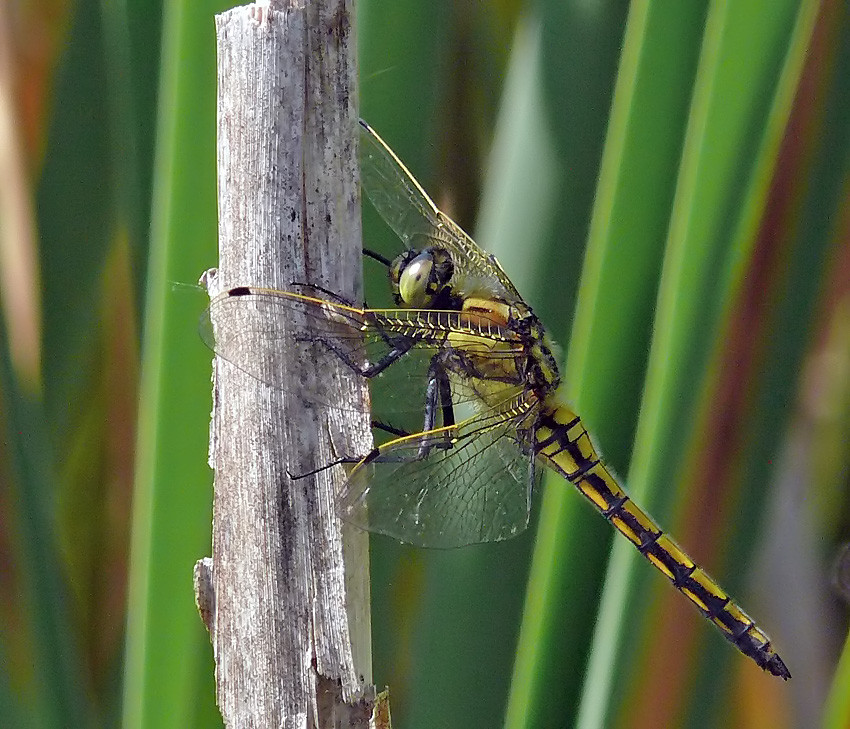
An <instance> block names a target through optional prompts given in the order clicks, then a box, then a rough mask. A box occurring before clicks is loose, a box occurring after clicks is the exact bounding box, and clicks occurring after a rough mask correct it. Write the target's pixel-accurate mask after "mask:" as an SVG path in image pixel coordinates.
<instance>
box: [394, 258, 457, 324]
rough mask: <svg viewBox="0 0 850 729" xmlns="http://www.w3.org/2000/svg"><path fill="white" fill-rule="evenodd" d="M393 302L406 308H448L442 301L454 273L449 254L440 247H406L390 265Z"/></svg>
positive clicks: (448, 291) (447, 292) (448, 289)
mask: <svg viewBox="0 0 850 729" xmlns="http://www.w3.org/2000/svg"><path fill="white" fill-rule="evenodd" d="M389 274H390V283H391V285H392V289H393V296H394V297H395V300H396V304H398V305H399V306H403V307H406V308H410V309H431V308H449V307H448V306H447V305H445V304H443V303H442V302H443V300H444V299H446V297H447V294H449V293H450V288H449V282H450V281H451V278H452V275H453V274H454V264H453V263H452V259H451V256H450V255H449V254H448V253H447V252H446V251H444V250H443V249H442V248H435V247H430V246H429V247H428V248H424V249H423V250H421V251H415V250H409V251H405V252H404V253H402V254H401V255H400V256H398V257H397V258H396V259H395V260H394V261H393V262H392V265H391V266H390V272H389Z"/></svg>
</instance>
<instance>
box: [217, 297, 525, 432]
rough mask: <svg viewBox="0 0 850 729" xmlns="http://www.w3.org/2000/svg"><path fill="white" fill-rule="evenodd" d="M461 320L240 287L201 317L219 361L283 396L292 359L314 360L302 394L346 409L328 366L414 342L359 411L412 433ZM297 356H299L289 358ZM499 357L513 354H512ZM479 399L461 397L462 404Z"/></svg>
mask: <svg viewBox="0 0 850 729" xmlns="http://www.w3.org/2000/svg"><path fill="white" fill-rule="evenodd" d="M233 292H238V294H234V293H233ZM457 316H458V314H457V312H436V311H431V310H425V311H421V312H420V311H416V310H411V309H401V310H381V311H377V312H376V311H372V310H368V309H358V308H356V307H351V306H347V305H345V304H342V303H339V302H333V301H329V300H325V299H320V298H316V297H312V296H306V295H303V294H299V293H296V292H289V291H277V290H271V289H262V288H257V287H251V288H249V287H240V288H236V289H231V291H229V292H225V293H223V294H221V295H220V296H218V297H216V299H215V300H214V301H213V302H212V303H211V304H210V306H209V308H208V309H207V311H206V312H204V314H203V316H202V317H201V322H200V333H201V338H202V339H203V340H204V342H205V343H206V344H207V346H208V347H209V348H210V349H212V350H213V351H214V352H215V353H216V354H217V355H219V356H220V357H222V358H223V359H226V360H227V361H228V362H231V363H232V364H234V365H235V366H236V367H239V368H240V369H241V370H243V371H245V372H247V373H248V374H250V375H251V376H252V377H255V378H256V379H258V380H260V381H261V382H264V383H266V384H268V385H270V386H271V387H274V388H277V389H280V390H284V391H289V390H290V389H291V388H292V385H291V379H290V376H291V373H290V372H288V370H287V367H286V362H287V361H291V360H293V359H297V360H299V361H305V358H306V361H310V362H314V363H315V372H316V374H317V381H316V383H315V387H311V388H309V392H307V391H302V390H301V389H299V391H298V394H299V395H300V396H302V397H303V398H304V399H305V400H306V401H308V402H315V403H318V404H320V405H322V406H323V407H327V408H331V409H339V410H345V409H349V408H350V405H343V404H342V403H341V402H340V400H339V398H338V397H337V395H336V393H337V392H338V391H339V389H340V388H339V383H337V382H336V381H335V379H334V378H333V375H328V374H327V373H328V372H332V371H333V370H334V369H335V368H334V367H326V366H325V364H329V363H333V364H334V365H335V364H336V363H337V362H338V361H339V360H341V359H342V360H344V361H345V362H347V363H349V364H351V365H352V366H356V367H357V368H359V369H361V370H362V369H363V368H364V367H366V366H367V365H371V364H375V363H377V362H379V361H381V360H382V358H384V357H386V356H387V354H388V353H389V352H390V351H391V350H392V349H393V344H394V342H395V341H397V340H398V338H399V337H402V338H407V339H408V341H409V342H410V345H411V346H410V350H409V351H408V352H407V353H406V354H404V355H403V356H402V357H400V358H399V359H398V360H397V361H396V362H395V363H393V364H392V365H390V366H389V367H387V368H386V369H385V370H384V372H383V373H382V374H380V375H378V376H377V377H374V378H372V379H371V380H370V392H372V394H373V400H374V401H375V406H374V407H372V408H370V406H369V403H361V404H360V405H359V406H357V407H358V408H359V409H358V412H368V411H370V410H371V411H372V415H373V418H374V419H376V420H378V421H381V422H384V421H388V424H390V425H393V426H395V427H399V428H403V429H405V430H408V431H412V430H419V429H421V427H422V423H423V419H424V404H425V392H426V387H427V377H428V367H429V364H430V362H431V359H432V357H433V356H434V355H435V354H436V353H437V352H439V351H441V350H442V349H443V348H444V347H446V346H448V345H447V344H446V341H445V338H446V337H445V331H446V329H447V328H448V326H449V325H448V324H446V320H445V317H454V318H457ZM293 351H294V352H295V356H294V357H291V356H290V357H287V356H284V355H285V354H289V355H291V354H292V352H293ZM498 356H506V357H509V356H513V355H512V353H511V352H510V351H509V350H508V351H503V352H502V353H500V354H499V355H498ZM476 397H477V396H476V395H475V394H474V393H467V394H466V395H464V396H461V395H460V393H458V398H459V399H458V402H459V403H460V402H463V401H466V400H469V399H475V398H476ZM396 416H399V417H396Z"/></svg>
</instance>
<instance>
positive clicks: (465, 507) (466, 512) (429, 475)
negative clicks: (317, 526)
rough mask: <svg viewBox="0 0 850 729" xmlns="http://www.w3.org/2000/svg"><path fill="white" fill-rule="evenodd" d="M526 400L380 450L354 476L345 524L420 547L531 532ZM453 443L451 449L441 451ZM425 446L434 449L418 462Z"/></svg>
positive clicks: (344, 500) (529, 409)
mask: <svg viewBox="0 0 850 729" xmlns="http://www.w3.org/2000/svg"><path fill="white" fill-rule="evenodd" d="M536 415H537V409H536V406H534V405H532V404H531V403H530V401H528V400H526V398H525V396H524V394H520V395H518V396H516V397H509V398H506V399H505V401H503V402H502V403H501V404H500V405H498V406H493V407H490V408H487V409H486V410H484V411H482V412H480V413H478V414H476V415H473V416H472V417H469V418H467V419H465V420H463V421H462V422H460V423H458V424H457V425H456V426H454V427H443V428H437V429H435V430H432V431H429V432H424V433H419V434H416V435H413V436H408V437H406V438H399V439H396V440H394V441H391V442H390V443H388V444H386V445H385V446H382V447H380V448H379V449H377V451H376V452H375V453H374V454H372V456H371V457H370V458H368V459H365V460H364V461H362V462H361V463H360V464H358V465H357V466H356V467H355V468H354V470H353V471H352V473H351V475H350V477H349V479H348V481H347V482H346V484H345V486H344V487H343V491H342V493H341V495H340V505H341V508H342V514H343V518H344V519H346V520H347V521H350V522H351V523H353V524H355V525H356V526H359V527H360V528H362V529H367V530H369V531H372V532H377V533H379V534H386V535H388V536H391V537H394V538H396V539H398V540H400V541H402V542H408V543H410V544H414V545H417V546H421V547H436V548H446V549H447V548H453V547H462V546H464V545H467V544H476V543H479V542H495V541H501V540H503V539H509V538H511V537H514V536H516V535H517V534H519V533H520V532H522V531H523V530H524V529H525V528H526V527H527V526H528V515H529V509H530V502H529V497H530V493H531V491H532V485H533V483H534V480H535V478H536V475H535V470H534V456H533V449H532V448H531V447H530V445H529V444H530V438H529V437H527V435H526V434H528V432H529V427H530V424H532V423H534V422H535V421H536ZM449 442H450V444H451V445H450V447H448V448H441V447H440V445H441V444H442V445H446V444H447V443H449ZM423 445H431V446H432V447H431V449H430V451H428V453H427V455H426V456H425V457H421V452H422V447H423Z"/></svg>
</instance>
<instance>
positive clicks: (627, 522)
mask: <svg viewBox="0 0 850 729" xmlns="http://www.w3.org/2000/svg"><path fill="white" fill-rule="evenodd" d="M359 134H360V163H361V175H362V188H363V191H364V192H365V193H366V195H367V197H368V198H369V199H370V201H371V203H372V204H373V206H374V207H375V209H376V210H377V211H378V213H379V214H380V215H381V216H382V217H383V219H384V220H385V222H386V223H387V224H388V226H389V227H390V228H391V229H392V230H393V231H394V232H395V234H396V235H397V236H398V238H399V239H400V240H401V242H402V243H403V244H404V252H403V253H402V254H400V255H399V256H397V257H396V258H395V259H394V260H389V259H386V258H384V257H383V256H380V255H379V254H377V253H374V252H371V251H366V253H367V254H368V255H370V256H371V257H373V258H376V259H377V260H379V261H381V262H382V263H384V264H385V265H386V266H387V268H388V274H389V281H390V287H391V291H392V295H393V298H394V301H395V307H394V308H384V309H377V308H365V307H362V306H357V305H354V304H353V303H352V302H349V301H346V300H344V299H342V298H340V297H338V296H336V295H334V294H333V292H330V291H326V290H324V289H319V288H313V287H302V288H301V290H298V291H296V290H292V291H280V290H272V289H264V288H260V287H255V286H250V285H248V286H238V287H234V288H231V289H230V290H228V291H225V292H223V293H221V294H219V295H218V296H217V297H216V298H215V299H214V300H213V301H212V302H211V305H210V307H209V309H208V310H207V312H206V313H205V315H204V317H203V318H202V325H201V332H202V336H203V338H204V340H205V341H206V343H207V344H208V346H210V347H211V348H212V349H213V350H214V351H215V352H216V354H218V355H219V356H221V357H223V358H224V359H226V360H228V361H230V362H232V363H233V364H235V365H236V366H237V367H240V368H241V369H243V370H245V371H246V372H248V373H249V374H251V375H253V376H254V377H256V378H258V379H261V380H263V381H264V382H267V383H268V384H270V385H272V386H274V387H280V388H283V389H286V387H287V384H286V382H285V375H284V374H282V373H280V374H277V373H276V372H275V369H274V368H273V367H272V368H270V367H269V366H268V363H267V362H266V363H257V362H255V361H254V360H252V359H251V358H250V357H247V356H246V351H248V350H247V348H246V345H245V341H244V340H243V337H244V334H245V332H251V333H252V334H253V335H256V334H258V333H259V335H260V336H261V337H263V338H264V346H265V348H266V349H268V350H271V351H283V350H288V351H289V352H291V351H292V350H293V348H295V349H296V351H298V352H299V356H304V357H310V358H312V360H313V361H315V362H317V366H320V365H321V361H322V359H323V358H330V359H336V360H341V361H342V362H343V363H345V365H347V366H348V367H350V368H351V369H352V370H354V371H355V372H356V373H358V374H359V375H361V376H363V377H366V378H368V380H369V382H370V390H371V391H372V400H373V402H377V401H379V400H381V399H383V400H384V401H385V402H387V403H388V406H387V408H386V412H387V413H389V414H390V415H392V414H401V415H404V414H407V416H408V417H410V416H411V414H412V417H413V418H415V423H416V427H413V428H402V427H397V426H395V425H393V424H391V423H390V421H389V420H382V419H375V418H374V416H373V420H372V423H373V426H374V430H375V432H376V433H381V434H382V436H383V437H382V438H379V439H376V442H377V443H378V444H377V445H376V446H375V447H374V448H373V450H372V451H371V452H370V453H368V454H367V455H365V456H362V457H354V458H343V459H341V461H345V462H350V463H351V464H352V466H351V467H350V470H349V472H348V476H347V480H346V481H345V484H344V485H343V487H342V491H341V493H340V495H339V505H340V509H341V513H342V517H343V518H344V519H345V520H347V521H349V522H351V523H353V524H355V525H356V526H359V527H361V528H363V529H366V530H369V531H371V532H375V533H380V534H386V535H389V536H391V537H394V538H396V539H398V540H400V541H402V542H406V543H410V544H413V545H417V546H422V547H437V548H454V547H461V546H464V545H468V544H475V543H481V542H494V541H500V540H504V539H508V538H511V537H513V536H516V535H517V534H519V533H521V532H522V531H523V530H524V529H526V528H527V526H528V523H529V513H530V507H531V499H532V494H533V492H534V491H535V485H536V484H537V482H538V481H539V479H540V476H541V474H542V472H543V470H545V469H550V470H551V471H554V472H555V473H557V474H559V475H560V476H561V477H562V478H563V479H564V480H565V481H566V482H568V483H570V484H572V486H574V487H575V488H576V489H577V490H578V491H579V493H581V494H582V495H583V496H584V497H585V498H586V499H587V500H588V501H589V502H590V504H592V506H593V507H594V508H595V509H596V510H597V511H598V512H599V513H600V514H601V515H602V516H603V517H604V518H605V519H606V520H607V521H608V522H609V523H610V524H611V525H612V526H613V527H614V528H615V529H616V530H617V531H618V532H619V533H620V534H622V535H623V536H624V537H625V538H626V539H628V540H629V541H630V542H631V543H632V544H633V545H634V546H635V547H636V548H637V550H638V552H639V553H640V554H641V555H643V557H644V558H646V560H648V561H649V563H650V564H652V565H653V566H654V567H655V568H656V569H657V570H659V571H660V572H661V573H662V574H663V575H664V576H665V577H666V578H667V579H668V580H669V582H670V583H672V585H673V587H675V588H676V589H677V590H678V591H679V592H681V593H682V594H683V595H684V596H685V597H686V598H687V599H688V600H689V601H690V602H691V603H692V604H693V605H695V606H696V608H697V610H699V612H700V613H701V614H702V615H703V616H704V617H705V618H707V619H708V620H709V621H711V622H712V623H713V624H714V625H715V626H716V627H717V628H718V629H719V630H720V631H721V633H722V634H723V636H724V637H725V638H726V639H727V640H729V641H730V642H731V643H732V644H733V645H735V646H736V647H737V648H738V650H740V651H741V652H742V653H743V654H745V655H746V656H749V657H750V658H751V659H753V660H754V661H755V662H756V663H757V664H758V665H759V666H760V667H761V668H762V669H764V670H765V671H767V672H769V673H771V674H773V675H774V676H778V677H781V678H783V679H785V680H787V679H789V678H790V676H791V674H790V672H789V670H788V668H787V667H786V665H785V663H784V662H783V660H782V659H781V658H780V656H779V655H778V653H777V652H776V651H775V650H774V648H773V646H772V643H771V641H770V639H769V638H768V636H767V634H766V633H765V632H764V631H763V630H762V629H761V628H759V627H758V626H757V625H756V623H755V621H754V620H753V619H752V618H751V617H750V616H749V615H747V613H745V612H744V610H743V609H742V608H741V607H740V606H739V605H738V604H737V603H736V602H734V601H733V600H732V599H731V598H730V597H729V595H728V594H727V593H726V592H725V591H724V590H723V589H722V588H721V587H720V586H719V585H718V583H717V582H716V581H715V580H714V579H712V578H711V577H710V576H709V575H708V574H707V573H706V572H705V571H704V570H703V569H702V568H701V567H699V566H698V565H697V564H696V563H695V562H694V561H693V560H692V559H691V558H690V557H689V556H688V555H687V554H686V553H685V551H684V550H683V549H682V548H681V547H680V546H679V545H678V544H677V543H676V542H675V541H674V540H673V539H672V538H671V537H669V536H668V535H667V534H666V533H664V532H663V531H662V530H661V529H660V528H659V526H658V525H657V524H656V523H655V522H654V521H653V520H652V518H651V517H650V516H649V515H648V514H647V513H646V512H645V511H644V510H643V509H641V508H640V507H639V506H638V505H637V504H636V503H635V502H634V501H633V500H632V499H631V498H630V497H629V495H628V494H627V493H626V491H625V489H624V488H623V486H622V485H621V484H620V483H619V482H618V481H617V479H616V478H615V476H614V475H613V473H612V471H611V469H610V468H608V467H607V466H606V465H605V462H604V461H603V459H602V457H601V455H600V454H599V451H598V449H597V447H596V446H595V445H594V443H593V440H592V439H591V436H590V434H589V433H588V431H587V429H586V428H585V427H584V425H583V423H582V420H581V418H580V417H579V415H578V414H577V413H576V412H575V411H574V409H573V408H572V407H571V406H570V405H569V404H568V403H567V402H565V400H564V399H562V397H561V396H560V394H559V385H560V383H561V378H560V374H559V370H558V364H557V359H556V356H555V355H554V353H553V352H554V349H553V344H552V342H551V340H550V338H549V336H548V335H547V333H546V331H545V329H544V327H543V325H542V323H541V322H540V320H539V319H538V318H537V316H536V315H535V314H534V312H533V311H532V309H531V307H530V306H529V305H528V304H527V303H525V301H524V300H523V299H522V297H521V296H520V294H519V292H518V291H517V289H516V288H515V286H514V285H513V284H512V283H511V281H510V279H509V278H508V276H507V274H506V273H505V272H504V270H503V269H502V267H501V265H500V264H499V262H498V261H497V260H496V258H495V257H494V256H492V255H490V254H488V253H486V252H485V251H484V250H483V249H481V248H480V247H479V246H478V245H477V244H476V243H475V242H474V241H473V240H472V238H471V237H470V236H469V235H467V234H466V233H465V232H464V231H463V230H462V229H461V228H460V226H458V225H457V224H456V223H455V222H454V221H453V220H452V219H451V218H450V217H449V216H448V215H446V214H445V213H443V212H442V211H441V210H439V209H438V208H437V206H436V205H435V204H434V202H433V201H432V200H431V198H430V197H429V196H428V195H427V193H426V192H425V190H424V189H423V188H422V186H421V185H420V184H419V183H418V182H417V181H416V179H415V178H414V177H413V175H412V174H411V173H410V172H409V171H408V169H407V168H406V167H405V166H404V164H403V163H402V162H401V160H399V158H398V157H397V156H396V155H395V153H394V152H393V151H392V150H391V149H390V148H389V146H387V144H386V143H385V142H384V141H383V140H382V139H381V138H380V137H379V136H378V134H377V133H376V132H375V131H374V130H373V129H372V128H371V127H370V126H369V125H368V124H366V123H365V122H363V121H361V122H360V126H359ZM293 288H298V287H295V286H293ZM225 314H235V315H236V316H237V317H238V319H239V321H240V326H238V327H230V328H227V329H226V331H227V332H229V333H228V334H227V335H225V336H221V335H219V336H218V337H217V336H216V335H215V329H216V327H215V324H214V323H215V320H216V318H217V317H219V316H222V315H225ZM290 321H293V322H298V324H297V325H295V326H292V327H288V326H287V325H286V322H290ZM379 391H380V392H382V393H383V398H379V397H378V392H379ZM315 400H316V402H319V403H321V404H322V405H323V406H324V407H330V408H342V409H345V408H346V407H349V406H346V405H344V404H341V403H338V402H335V401H334V400H335V398H334V397H333V387H330V388H328V390H327V391H326V392H325V394H324V395H321V394H319V395H318V396H315ZM352 407H353V409H357V406H356V405H355V406H352ZM366 407H369V408H370V412H371V411H372V410H373V409H374V405H370V404H367V405H366Z"/></svg>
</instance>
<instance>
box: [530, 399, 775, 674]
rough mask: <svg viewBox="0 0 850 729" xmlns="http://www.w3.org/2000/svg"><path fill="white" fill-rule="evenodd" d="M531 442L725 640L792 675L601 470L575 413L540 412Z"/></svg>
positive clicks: (752, 626) (739, 612)
mask: <svg viewBox="0 0 850 729" xmlns="http://www.w3.org/2000/svg"><path fill="white" fill-rule="evenodd" d="M535 442H536V451H537V457H538V458H540V459H541V460H542V461H543V462H544V463H545V464H546V465H547V466H549V467H550V468H552V469H554V470H555V471H557V472H559V473H560V474H561V475H562V476H563V477H564V478H566V479H567V480H568V481H569V482H570V483H572V484H573V485H574V486H575V487H576V488H577V489H578V490H579V491H581V493H583V494H584V495H585V496H586V497H587V498H588V499H589V500H590V502H591V503H592V504H593V505H594V506H595V507H596V508H597V510H598V511H599V512H600V513H601V514H602V516H604V517H605V518H606V519H607V520H608V521H609V522H610V523H611V524H612V525H613V526H614V528H616V529H617V531H619V532H620V533H621V534H622V535H623V536H625V537H626V538H627V539H628V540H629V541H630V542H631V543H632V544H634V545H635V547H636V548H637V550H638V551H639V552H640V553H641V554H642V555H643V556H644V557H646V558H647V559H648V560H649V561H650V562H651V563H652V564H653V565H655V567H656V568H658V569H659V570H660V571H661V572H662V573H663V574H664V575H665V576H666V577H667V579H668V580H670V582H672V583H673V586H674V587H675V588H676V589H677V590H679V591H680V592H681V593H683V594H684V595H685V597H687V598H688V599H689V600H690V601H691V602H692V603H693V604H694V605H696V607H697V609H698V610H699V611H700V612H701V613H702V614H703V615H704V616H705V617H706V618H708V619H709V620H710V621H711V622H712V623H714V624H715V625H716V626H717V627H718V628H719V629H720V630H721V631H722V633H723V635H724V636H725V637H726V639H727V640H729V641H730V642H732V643H734V644H735V645H736V646H737V647H738V649H739V650H740V651H741V652H742V653H744V654H745V655H747V656H749V657H750V658H752V659H753V660H754V661H755V662H756V663H758V665H759V666H761V667H762V668H763V669H765V670H766V671H769V672H770V673H772V674H773V675H774V676H779V677H781V678H784V679H786V680H787V679H788V678H790V677H791V674H790V673H789V671H788V669H787V667H786V666H785V664H784V663H783V661H782V659H781V658H780V657H779V655H778V654H777V653H776V652H775V651H774V650H773V648H772V647H771V644H770V639H769V638H768V637H767V635H765V633H764V632H763V631H762V630H761V629H760V628H758V627H757V626H756V624H755V623H754V621H753V620H752V618H750V617H749V616H748V615H747V614H746V613H745V612H744V611H743V610H742V609H741V608H740V607H739V606H738V605H737V604H736V603H735V602H734V601H733V600H732V599H731V598H730V597H729V595H727V594H726V593H725V592H724V591H723V589H722V588H721V587H720V586H719V585H718V584H717V583H716V582H715V581H714V580H713V579H712V578H711V577H709V575H708V574H706V572H705V571H704V570H703V569H701V568H700V567H698V566H697V565H696V564H694V561H693V560H692V559H691V558H690V557H688V555H687V554H685V552H684V551H683V550H682V549H681V548H680V547H679V545H677V544H676V542H674V541H673V540H672V539H671V538H670V537H668V536H667V535H666V534H664V533H663V532H662V531H661V529H659V528H658V526H657V525H656V524H655V522H654V521H653V520H652V519H651V518H650V517H649V516H648V515H647V514H646V513H645V512H644V511H643V510H642V509H640V508H639V507H638V506H637V505H636V504H635V503H634V502H633V501H632V500H631V499H630V498H629V496H628V495H627V494H626V492H625V491H624V490H623V489H622V488H621V487H620V485H619V484H618V483H617V481H616V480H615V479H614V477H613V476H612V475H611V474H610V473H609V471H608V470H607V469H606V468H605V465H604V464H603V463H602V461H601V460H600V458H599V456H598V454H597V452H596V449H595V448H594V447H593V443H592V442H591V440H590V436H589V435H588V433H587V431H586V430H585V428H584V426H583V425H582V423H581V420H580V419H579V417H578V416H577V415H576V414H575V413H573V412H572V411H571V410H570V409H569V408H567V407H558V408H556V409H552V410H550V411H548V412H545V413H544V414H543V415H542V416H541V419H540V424H539V427H538V429H537V432H536V435H535Z"/></svg>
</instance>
